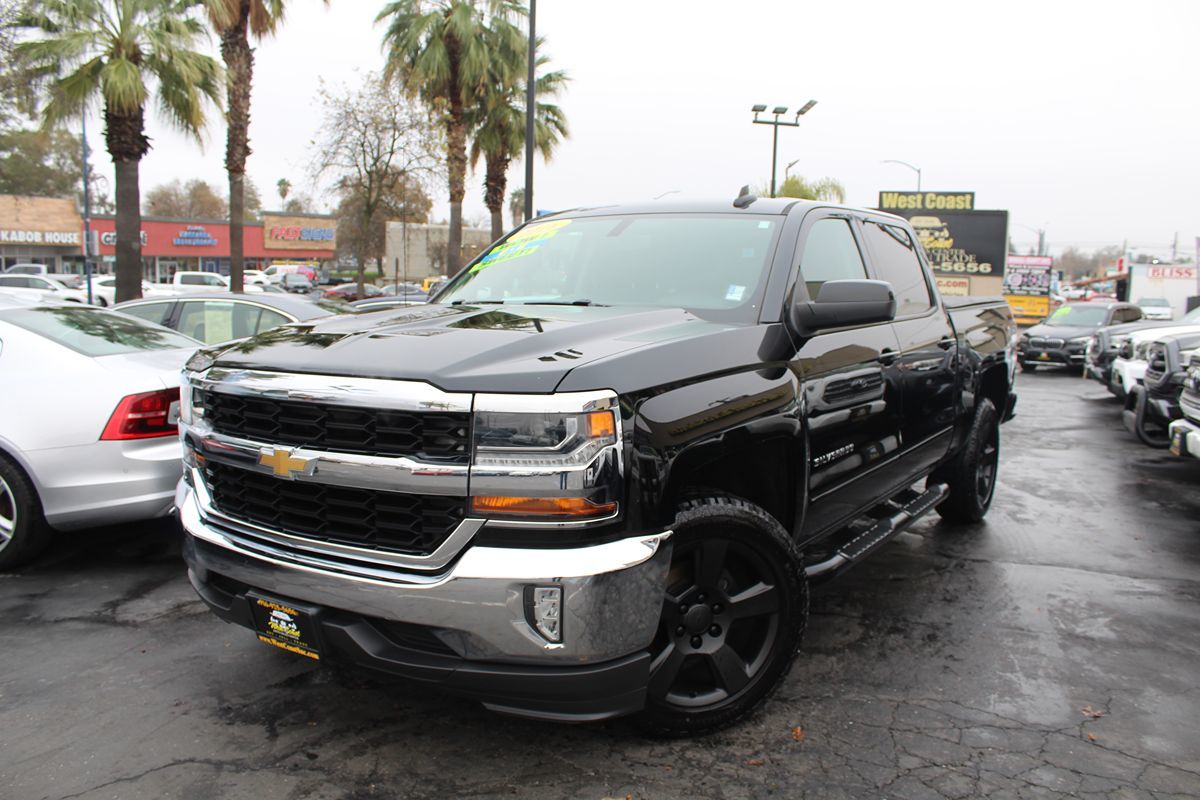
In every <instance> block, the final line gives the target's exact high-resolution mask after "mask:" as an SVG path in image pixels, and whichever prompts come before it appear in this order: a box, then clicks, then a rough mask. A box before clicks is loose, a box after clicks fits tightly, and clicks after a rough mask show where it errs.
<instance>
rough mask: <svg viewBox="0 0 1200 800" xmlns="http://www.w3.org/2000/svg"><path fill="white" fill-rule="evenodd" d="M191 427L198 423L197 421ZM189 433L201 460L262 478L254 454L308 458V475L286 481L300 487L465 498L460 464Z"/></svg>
mask: <svg viewBox="0 0 1200 800" xmlns="http://www.w3.org/2000/svg"><path fill="white" fill-rule="evenodd" d="M197 422H198V423H199V420H197ZM189 430H190V432H191V438H192V440H193V441H195V442H196V445H197V449H198V450H199V451H200V452H201V454H203V455H204V457H205V458H211V459H212V460H213V461H216V462H217V463H219V464H228V465H230V466H233V467H240V468H241V469H246V470H250V471H252V472H257V473H260V474H263V475H275V472H274V470H272V469H271V468H270V467H267V466H263V465H261V464H259V463H258V460H259V454H260V453H261V451H262V449H263V448H268V449H270V448H275V447H278V449H281V450H289V451H290V452H291V454H292V455H294V456H296V457H298V458H301V459H311V460H312V461H313V462H314V465H313V469H312V470H311V472H309V473H308V474H300V473H297V474H295V475H294V476H292V478H291V479H292V480H295V481H299V482H302V483H320V484H326V485H331V486H348V487H351V488H354V489H372V490H378V491H385V492H404V493H407V494H432V495H450V496H458V495H462V496H465V495H466V494H467V478H468V475H469V474H470V467H469V466H468V465H466V464H431V463H426V462H424V461H418V460H416V459H412V458H408V457H407V456H396V457H393V458H389V457H386V456H364V455H357V454H354V453H336V452H332V451H329V450H312V449H309V448H306V447H288V446H287V445H273V444H271V443H270V442H256V441H252V440H250V439H241V438H238V437H234V436H226V435H225V434H222V433H216V432H214V431H212V430H211V428H210V427H209V426H208V425H207V424H195V425H192V426H191V427H190V428H189ZM276 477H278V476H276ZM281 480H282V479H281Z"/></svg>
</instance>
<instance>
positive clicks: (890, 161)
mask: <svg viewBox="0 0 1200 800" xmlns="http://www.w3.org/2000/svg"><path fill="white" fill-rule="evenodd" d="M882 163H884V164H900V165H902V166H905V167H908V168H909V169H911V170H912V171H913V172H915V173H917V191H918V192H919V191H921V168H920V167H914V166H913V165H912V164H910V163H908V162H907V161H897V160H896V159H894V158H887V159H884V160H883V162H882Z"/></svg>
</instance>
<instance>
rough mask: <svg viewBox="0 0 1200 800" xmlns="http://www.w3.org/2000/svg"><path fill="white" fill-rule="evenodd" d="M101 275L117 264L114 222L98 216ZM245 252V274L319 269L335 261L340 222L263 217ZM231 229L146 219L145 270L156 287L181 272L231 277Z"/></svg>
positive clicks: (249, 231) (248, 232)
mask: <svg viewBox="0 0 1200 800" xmlns="http://www.w3.org/2000/svg"><path fill="white" fill-rule="evenodd" d="M92 227H93V229H95V230H96V231H98V232H99V238H100V256H101V260H102V265H101V270H102V271H106V272H107V271H111V270H112V268H113V264H114V263H115V261H116V244H117V235H116V220H115V218H114V217H111V216H105V217H96V218H95V219H93V220H92ZM242 230H243V231H244V234H243V235H244V237H245V238H244V244H243V252H244V254H245V255H244V258H245V262H244V263H245V267H246V269H265V268H266V267H268V266H270V265H271V264H273V263H275V262H279V261H289V262H292V261H301V262H307V263H311V264H315V265H317V266H319V265H320V264H321V263H323V262H325V261H331V260H332V259H333V258H334V252H335V250H336V249H337V220H336V219H335V218H334V217H331V216H325V215H317V214H311V215H309V214H305V215H294V214H290V215H286V216H285V215H278V214H269V213H268V214H264V215H263V221H262V222H248V223H246V224H245V226H244V227H243V229H242ZM229 263H230V262H229V225H228V223H226V222H220V221H209V220H178V219H164V218H161V217H143V218H142V271H143V275H144V277H145V279H146V280H148V281H151V282H153V283H170V281H171V279H172V277H173V276H174V275H175V273H176V272H179V271H188V270H195V271H202V272H217V273H220V274H221V275H228V274H229Z"/></svg>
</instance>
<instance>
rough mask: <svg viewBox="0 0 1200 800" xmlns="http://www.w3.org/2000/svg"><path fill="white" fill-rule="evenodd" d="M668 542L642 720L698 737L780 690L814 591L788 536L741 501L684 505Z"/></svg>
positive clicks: (658, 730)
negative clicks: (668, 554) (667, 567)
mask: <svg viewBox="0 0 1200 800" xmlns="http://www.w3.org/2000/svg"><path fill="white" fill-rule="evenodd" d="M672 539H673V542H674V544H673V548H674V549H673V551H672V559H671V567H670V570H669V572H668V575H667V581H666V590H665V594H664V598H663V608H662V617H661V622H660V625H659V631H658V635H657V637H656V639H655V642H654V647H653V649H652V652H653V653H654V658H653V660H652V662H651V665H650V683H649V687H648V691H647V709H646V711H645V712H644V713H643V716H642V719H641V722H642V725H643V727H644V728H645V729H646V730H647V731H648V732H650V733H653V734H656V735H666V736H680V735H695V734H698V733H704V732H706V731H710V730H715V729H717V728H721V727H724V726H726V725H729V724H731V723H733V722H734V721H736V720H737V719H739V718H741V717H742V716H744V715H745V714H747V713H748V712H750V711H751V710H753V709H754V708H755V707H756V706H757V705H758V704H759V703H760V702H761V701H762V700H763V699H764V698H765V697H766V696H767V694H768V693H769V692H770V691H771V690H772V689H773V688H775V686H777V685H778V683H779V681H780V680H781V679H782V678H783V676H784V675H785V674H786V672H787V669H788V667H789V666H790V664H791V661H792V658H793V656H794V655H795V652H796V649H797V647H798V646H799V642H800V636H801V634H802V632H803V630H804V622H805V618H806V616H807V613H808V587H807V583H806V581H805V577H804V567H803V563H802V562H801V559H800V554H799V552H798V551H797V550H796V547H795V544H794V542H793V541H792V540H791V537H790V536H789V535H788V534H787V532H786V531H785V530H784V529H783V527H782V526H781V525H780V524H779V523H778V522H777V521H776V520H775V519H774V518H773V517H771V516H770V515H769V514H767V513H766V512H765V511H763V510H762V509H760V508H758V507H757V506H754V505H753V504H751V503H748V502H746V501H744V500H738V499H735V498H728V497H709V498H703V499H699V500H692V501H688V503H686V504H685V505H684V507H683V508H682V509H681V511H680V514H679V516H678V517H677V518H676V524H675V535H674V536H673V537H672Z"/></svg>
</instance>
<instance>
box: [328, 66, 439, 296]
mask: <svg viewBox="0 0 1200 800" xmlns="http://www.w3.org/2000/svg"><path fill="white" fill-rule="evenodd" d="M320 99H321V104H322V106H324V123H323V125H322V126H321V129H322V130H323V131H324V135H323V136H322V137H321V138H320V139H319V140H318V141H317V142H316V143H315V146H316V153H317V155H316V158H315V161H314V167H315V171H316V172H317V175H318V177H332V178H333V179H334V188H335V190H336V191H337V193H338V195H339V197H340V198H341V199H342V201H343V202H345V201H346V200H348V199H350V198H353V200H354V203H353V205H354V209H355V212H356V216H357V218H358V223H359V224H357V225H355V226H353V227H354V228H356V229H357V231H358V232H359V233H358V235H356V236H355V240H354V241H353V242H352V243H351V247H352V252H353V253H354V256H355V260H356V261H357V262H358V293H359V296H362V294H363V282H364V273H365V270H366V262H367V259H368V258H371V257H374V258H380V257H381V253H374V252H371V251H373V250H375V249H376V248H374V247H371V246H370V241H371V240H372V239H374V238H376V237H373V236H366V235H362V234H363V232H366V231H369V230H371V229H372V226H373V225H374V226H378V225H380V224H382V223H381V222H380V221H379V218H378V212H379V211H380V209H381V208H382V207H383V206H384V205H385V204H386V203H387V201H388V199H389V198H392V197H396V196H405V195H406V194H407V193H408V192H409V191H411V189H412V187H415V186H422V185H423V184H425V183H426V182H428V181H430V180H433V179H436V178H437V176H438V172H439V170H441V169H442V168H443V167H442V163H441V162H442V158H441V152H442V148H441V140H440V138H439V133H438V131H437V130H436V129H434V128H432V127H431V126H430V123H429V117H428V115H427V114H426V113H425V112H424V110H422V109H420V108H418V107H417V106H415V105H414V104H413V102H412V101H410V100H409V99H408V98H407V97H405V95H404V92H403V90H401V89H400V88H399V87H397V86H396V85H395V84H393V83H389V82H385V81H383V80H381V79H380V78H379V76H378V75H374V74H370V75H367V76H366V78H365V80H363V82H362V84H361V86H360V87H359V88H356V89H353V90H351V89H348V88H342V89H341V90H340V91H338V92H333V91H330V90H329V89H327V88H326V87H322V88H321V90H320ZM379 238H380V240H381V239H382V237H379Z"/></svg>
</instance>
